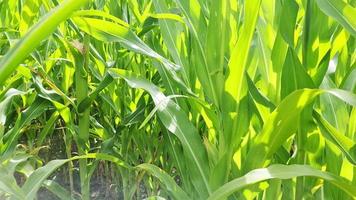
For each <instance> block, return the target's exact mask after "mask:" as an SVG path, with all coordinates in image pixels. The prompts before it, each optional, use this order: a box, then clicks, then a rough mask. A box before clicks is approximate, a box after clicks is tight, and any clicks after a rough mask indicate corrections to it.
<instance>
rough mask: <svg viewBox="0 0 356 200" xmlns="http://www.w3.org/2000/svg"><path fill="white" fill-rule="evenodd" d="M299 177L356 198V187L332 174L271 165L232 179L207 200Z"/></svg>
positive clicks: (295, 166)
mask: <svg viewBox="0 0 356 200" xmlns="http://www.w3.org/2000/svg"><path fill="white" fill-rule="evenodd" d="M299 176H311V177H317V178H321V179H324V180H326V181H328V182H330V183H332V184H333V185H335V186H337V187H338V188H340V189H342V190H344V191H345V192H346V193H348V194H349V195H350V196H352V197H356V193H355V191H356V185H355V184H352V183H351V182H349V181H347V180H346V179H344V178H342V177H339V176H336V175H334V174H331V173H328V172H323V171H320V170H317V169H314V168H312V167H310V166H307V165H280V164H275V165H271V166H269V167H268V168H262V169H255V170H252V171H250V172H248V173H247V174H245V175H244V176H242V177H240V178H237V179H234V180H232V181H230V182H228V183H226V184H224V185H223V186H221V187H220V188H219V189H217V190H216V191H215V192H214V193H213V194H212V195H211V196H210V197H209V198H208V200H219V199H225V198H227V197H228V196H230V195H231V194H233V193H234V192H236V191H238V190H241V189H243V188H245V187H247V186H249V185H252V184H255V183H258V182H261V181H266V180H269V179H291V178H295V177H299Z"/></svg>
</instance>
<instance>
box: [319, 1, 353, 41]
mask: <svg viewBox="0 0 356 200" xmlns="http://www.w3.org/2000/svg"><path fill="white" fill-rule="evenodd" d="M316 2H317V3H318V6H319V8H320V9H321V10H322V11H323V12H324V13H325V14H327V15H329V16H330V17H332V18H334V19H335V20H336V21H337V22H339V23H340V24H341V25H342V26H343V27H344V28H345V29H346V30H347V31H349V32H350V33H351V34H352V35H354V36H355V35H356V20H355V19H356V8H354V7H352V6H351V5H349V4H347V3H345V2H344V1H343V0H316Z"/></svg>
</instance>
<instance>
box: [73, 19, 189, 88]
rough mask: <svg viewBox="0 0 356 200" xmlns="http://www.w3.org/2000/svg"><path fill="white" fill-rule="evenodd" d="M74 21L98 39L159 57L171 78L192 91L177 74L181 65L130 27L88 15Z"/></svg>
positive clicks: (152, 56) (155, 57)
mask: <svg viewBox="0 0 356 200" xmlns="http://www.w3.org/2000/svg"><path fill="white" fill-rule="evenodd" d="M73 21H74V22H75V23H76V25H77V26H78V27H79V28H80V29H81V30H83V31H84V32H86V33H88V34H89V35H91V36H93V37H94V38H96V39H98V40H101V41H104V42H120V43H121V44H123V45H124V46H125V47H126V48H127V49H129V50H131V51H134V52H136V53H140V54H143V55H146V56H149V57H151V58H154V59H157V60H158V61H160V62H161V63H162V64H163V65H164V66H165V67H166V70H167V72H168V73H169V75H170V76H171V77H169V78H173V80H174V81H175V82H176V83H177V84H178V85H179V86H180V87H181V88H182V89H184V90H185V91H190V89H189V88H188V87H187V86H186V85H185V84H184V82H183V81H182V80H181V79H180V78H179V76H178V74H177V72H178V71H179V70H181V66H179V65H176V64H174V63H172V62H170V61H169V60H167V59H166V58H164V57H162V56H161V55H159V54H158V53H157V52H155V51H153V50H152V49H151V48H150V47H149V46H147V45H146V44H145V43H144V42H143V41H142V40H141V39H140V38H138V37H137V36H136V35H135V34H134V33H133V32H132V31H131V30H130V29H129V28H128V27H125V26H122V25H120V24H116V23H113V22H110V21H106V20H100V19H94V18H88V17H75V18H73Z"/></svg>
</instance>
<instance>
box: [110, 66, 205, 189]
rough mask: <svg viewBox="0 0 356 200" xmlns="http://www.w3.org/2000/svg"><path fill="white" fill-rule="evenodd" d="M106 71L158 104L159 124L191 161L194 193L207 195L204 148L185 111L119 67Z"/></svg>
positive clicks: (156, 89)
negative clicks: (179, 143) (141, 90)
mask: <svg viewBox="0 0 356 200" xmlns="http://www.w3.org/2000/svg"><path fill="white" fill-rule="evenodd" d="M109 73H110V74H111V75H112V77H114V78H122V79H124V80H125V81H126V82H127V83H128V84H129V85H130V86H131V87H132V88H139V89H144V90H145V91H147V92H148V93H149V94H150V95H151V97H152V99H153V101H154V103H155V105H156V106H157V107H158V110H157V113H158V116H159V118H160V120H161V121H162V123H163V125H164V126H165V127H166V128H167V129H168V130H169V131H170V132H171V133H173V134H174V135H176V136H177V137H178V139H179V140H180V142H181V143H182V146H183V149H184V151H185V153H186V156H187V157H188V158H189V160H190V161H191V164H192V167H191V171H192V172H194V173H193V174H192V176H191V178H192V181H193V183H194V184H196V187H197V188H199V189H200V191H198V192H199V193H200V194H201V195H202V196H206V195H207V194H209V193H210V192H211V191H210V186H209V183H208V174H209V168H208V166H207V165H206V163H207V162H208V161H207V155H206V151H205V148H204V146H203V142H202V140H201V138H200V136H199V134H198V132H197V130H196V129H195V127H194V126H193V125H192V124H191V123H190V121H189V119H188V117H187V116H186V113H185V112H184V111H183V110H182V109H181V108H180V107H179V106H178V105H177V104H176V103H175V102H174V101H173V100H171V99H170V98H168V97H166V96H165V95H164V94H163V93H162V92H161V91H160V90H159V88H158V87H157V86H155V85H154V84H152V83H150V82H148V81H147V80H145V79H142V78H139V77H137V76H136V75H135V74H133V73H131V72H129V71H125V70H120V69H110V70H109Z"/></svg>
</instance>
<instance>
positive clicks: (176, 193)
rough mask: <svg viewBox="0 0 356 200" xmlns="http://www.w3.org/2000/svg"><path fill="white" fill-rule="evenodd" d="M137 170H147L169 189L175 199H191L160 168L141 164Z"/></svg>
mask: <svg viewBox="0 0 356 200" xmlns="http://www.w3.org/2000/svg"><path fill="white" fill-rule="evenodd" d="M136 168H138V169H141V170H145V171H147V172H149V173H150V174H152V175H153V176H155V177H157V178H158V179H159V180H160V181H161V182H162V183H163V184H164V185H165V186H166V187H167V190H168V191H169V192H170V193H171V194H172V196H173V197H174V198H175V199H187V200H188V199H190V198H189V196H188V195H187V194H186V193H185V192H184V191H183V190H182V189H181V188H180V187H179V186H178V185H177V183H176V182H175V181H174V179H173V178H172V177H170V176H169V175H168V174H167V173H166V172H164V171H163V170H162V169H160V168H159V167H157V166H155V165H151V164H141V165H138V166H136Z"/></svg>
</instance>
